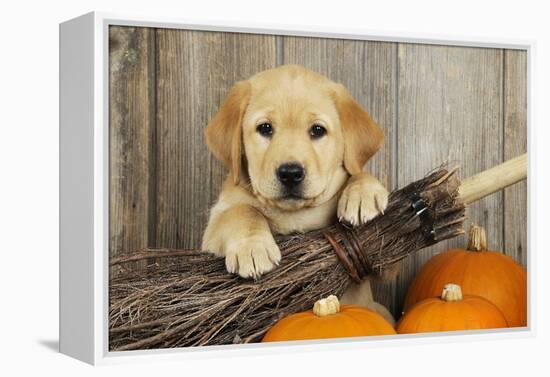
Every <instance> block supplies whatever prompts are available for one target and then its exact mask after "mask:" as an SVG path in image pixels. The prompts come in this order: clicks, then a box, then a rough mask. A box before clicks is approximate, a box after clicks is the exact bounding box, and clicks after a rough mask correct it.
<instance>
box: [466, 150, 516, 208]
mask: <svg viewBox="0 0 550 377" xmlns="http://www.w3.org/2000/svg"><path fill="white" fill-rule="evenodd" d="M526 178H527V154H522V155H521V156H518V157H516V158H513V159H511V160H508V161H506V162H504V163H502V164H500V165H497V166H495V167H494V168H491V169H488V170H485V171H483V172H481V173H479V174H477V175H474V176H472V177H469V178H466V179H464V180H463V181H462V183H461V184H460V187H459V188H458V191H459V193H460V198H461V199H462V200H463V201H464V203H466V204H470V203H472V202H475V201H476V200H479V199H481V198H483V197H485V196H487V195H489V194H492V193H493V192H496V191H498V190H502V189H503V188H505V187H508V186H510V185H513V184H514V183H516V182H519V181H521V180H524V179H526Z"/></svg>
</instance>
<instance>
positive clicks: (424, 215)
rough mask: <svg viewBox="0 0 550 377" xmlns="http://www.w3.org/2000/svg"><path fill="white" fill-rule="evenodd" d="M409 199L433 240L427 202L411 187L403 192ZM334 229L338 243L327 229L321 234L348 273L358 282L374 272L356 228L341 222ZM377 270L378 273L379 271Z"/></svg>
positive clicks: (426, 235) (425, 233) (415, 214)
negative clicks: (339, 238) (338, 237)
mask: <svg viewBox="0 0 550 377" xmlns="http://www.w3.org/2000/svg"><path fill="white" fill-rule="evenodd" d="M405 194H406V195H407V198H408V199H409V200H410V202H411V204H410V208H411V210H412V211H413V216H418V217H419V219H420V223H421V227H422V233H423V234H424V237H426V239H427V240H431V241H433V242H435V240H434V235H435V231H434V218H433V215H432V213H431V210H430V208H429V205H428V203H426V201H425V200H424V198H422V196H421V195H420V194H419V193H418V192H417V191H416V190H415V188H413V189H411V190H410V191H408V192H405ZM336 230H337V231H338V234H339V235H341V240H340V243H338V241H337V239H336V237H335V236H334V234H332V233H331V232H330V231H329V230H323V235H324V236H325V238H326V239H327V241H328V242H329V243H330V244H331V246H332V248H333V249H334V251H335V253H336V255H337V256H338V258H339V259H340V262H341V263H342V265H343V266H344V268H345V269H346V271H347V272H348V275H349V276H350V277H351V279H353V281H355V282H356V283H359V282H360V281H361V280H362V279H363V278H364V277H365V276H367V275H369V274H372V273H374V272H375V271H373V268H372V264H371V263H370V261H369V260H368V258H367V256H366V255H365V253H364V252H363V250H362V248H361V243H360V242H359V239H358V237H357V234H356V230H355V229H354V228H352V227H350V226H346V225H344V224H342V223H337V224H336ZM380 272H381V271H379V272H378V273H380Z"/></svg>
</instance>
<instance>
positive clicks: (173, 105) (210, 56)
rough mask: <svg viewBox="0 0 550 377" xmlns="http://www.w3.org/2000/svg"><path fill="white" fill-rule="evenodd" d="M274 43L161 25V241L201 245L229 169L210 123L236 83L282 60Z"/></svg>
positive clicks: (158, 217) (267, 39) (158, 239)
mask: <svg viewBox="0 0 550 377" xmlns="http://www.w3.org/2000/svg"><path fill="white" fill-rule="evenodd" d="M275 47H276V43H275V37H274V36H259V35H251V34H236V33H214V32H196V31H182V30H168V29H158V30H157V49H158V66H157V130H156V132H157V166H156V173H157V205H156V236H155V240H154V244H155V245H156V246H162V247H186V248H191V247H198V246H200V243H201V238H202V232H203V230H204V228H205V227H206V223H207V219H208V210H209V208H210V207H211V206H212V204H213V203H214V201H215V200H216V198H217V195H218V192H219V188H220V186H221V183H222V181H223V179H224V177H225V174H226V172H225V169H224V167H223V166H222V164H221V163H219V162H218V161H216V160H214V158H213V157H212V155H211V154H210V153H209V152H208V150H207V148H206V143H205V140H204V135H203V132H204V128H205V127H206V125H207V123H208V121H209V119H211V118H212V116H213V115H214V113H215V112H216V111H217V110H218V107H219V104H220V103H221V101H222V100H223V99H224V98H225V96H226V94H227V92H228V91H229V88H230V87H231V86H232V85H233V84H234V83H235V82H236V81H239V80H242V79H245V78H247V77H249V76H251V75H252V74H254V73H256V72H258V71H262V70H265V69H268V68H272V67H274V66H275V65H276V50H275Z"/></svg>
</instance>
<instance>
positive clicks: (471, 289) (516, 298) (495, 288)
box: [404, 225, 527, 327]
mask: <svg viewBox="0 0 550 377" xmlns="http://www.w3.org/2000/svg"><path fill="white" fill-rule="evenodd" d="M469 236H470V237H469V241H468V247H467V250H464V249H451V250H449V251H446V252H444V253H441V254H438V255H436V256H434V257H433V258H431V259H430V260H429V261H428V262H427V263H426V264H425V265H424V266H423V267H422V269H421V270H420V272H419V273H418V274H417V276H416V277H415V279H414V281H413V283H412V284H411V286H410V288H409V291H408V293H407V297H406V299H405V304H404V310H405V311H407V310H408V309H410V308H411V307H412V306H413V305H414V304H415V303H417V302H419V301H421V300H423V299H425V298H429V297H437V295H439V294H440V293H441V290H442V289H443V286H444V285H445V284H446V283H448V282H450V281H452V282H454V283H456V284H459V285H460V286H461V287H462V290H463V292H464V294H466V295H476V296H481V297H483V298H485V299H487V300H489V301H491V302H492V303H493V304H495V305H496V306H497V307H498V308H499V309H500V310H501V312H502V314H504V317H505V318H506V321H507V322H508V324H509V326H510V327H519V326H526V324H527V273H526V271H525V269H524V268H523V267H522V266H521V265H519V264H518V263H516V262H515V261H514V260H513V259H512V258H510V257H508V256H506V255H504V254H501V253H500V252H496V251H487V240H486V236H485V230H484V229H483V228H481V227H479V226H476V225H472V227H471V228H470V234H469Z"/></svg>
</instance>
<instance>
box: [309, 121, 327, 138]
mask: <svg viewBox="0 0 550 377" xmlns="http://www.w3.org/2000/svg"><path fill="white" fill-rule="evenodd" d="M326 134H327V129H326V128H325V127H323V126H321V125H320V124H314V125H313V126H311V128H310V129H309V136H311V138H312V139H319V138H321V137H323V136H325V135H326Z"/></svg>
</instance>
